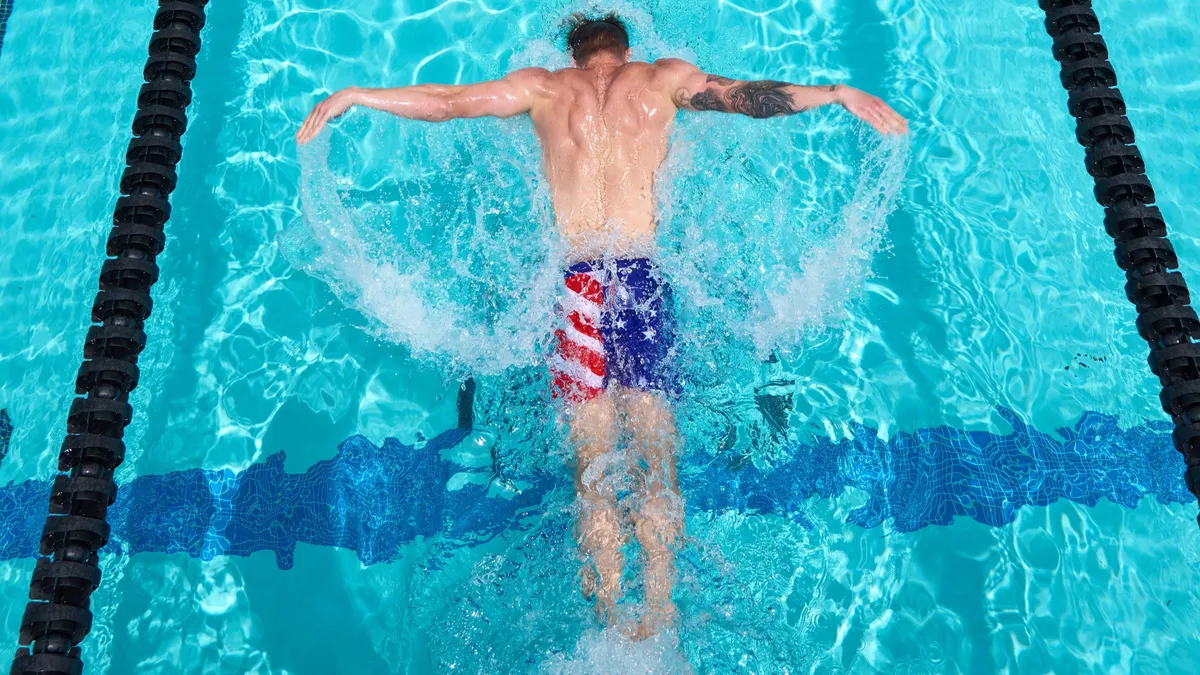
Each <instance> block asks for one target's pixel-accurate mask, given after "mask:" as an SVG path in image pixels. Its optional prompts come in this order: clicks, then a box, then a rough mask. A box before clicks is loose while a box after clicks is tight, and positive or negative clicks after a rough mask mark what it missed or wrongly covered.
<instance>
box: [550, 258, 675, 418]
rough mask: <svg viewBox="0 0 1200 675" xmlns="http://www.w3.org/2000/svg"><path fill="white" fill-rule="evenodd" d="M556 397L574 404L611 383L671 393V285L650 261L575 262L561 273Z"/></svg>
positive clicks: (552, 363)
mask: <svg viewBox="0 0 1200 675" xmlns="http://www.w3.org/2000/svg"><path fill="white" fill-rule="evenodd" d="M563 277H564V281H565V284H564V285H565V288H564V291H563V294H562V298H561V300H560V302H559V312H560V319H561V323H562V326H561V327H560V328H559V329H558V330H556V331H555V337H556V338H557V340H558V345H557V348H556V349H555V352H554V355H553V356H552V357H551V359H550V373H551V375H552V376H553V381H554V384H553V386H554V397H555V398H557V399H561V400H564V401H566V402H567V403H568V405H577V404H579V403H584V402H586V401H590V400H591V399H593V398H595V397H596V396H599V395H600V393H601V392H603V391H604V390H605V389H606V388H607V387H608V386H609V385H610V384H611V383H613V382H616V383H617V384H620V385H622V386H625V387H629V388H631V389H640V390H642V391H651V390H656V391H661V392H664V393H675V389H676V386H677V383H676V382H675V381H674V379H673V378H672V377H671V373H670V369H669V365H668V357H669V356H670V353H671V349H672V346H673V344H674V337H675V336H674V318H673V316H672V309H673V307H672V305H673V303H672V299H671V287H670V286H669V285H668V284H667V283H666V281H665V280H663V279H662V277H661V276H660V275H659V273H658V270H657V268H656V267H655V266H654V264H653V263H651V262H650V260H649V259H647V258H627V259H622V260H594V261H587V262H581V263H577V264H575V265H572V266H571V267H569V268H567V270H566V271H565V272H564V273H563Z"/></svg>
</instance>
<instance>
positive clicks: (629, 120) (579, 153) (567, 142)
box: [530, 61, 679, 259]
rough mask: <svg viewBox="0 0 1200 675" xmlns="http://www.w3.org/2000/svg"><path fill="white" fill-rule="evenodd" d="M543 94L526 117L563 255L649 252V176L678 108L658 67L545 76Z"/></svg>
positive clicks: (639, 64)
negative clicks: (542, 166)
mask: <svg viewBox="0 0 1200 675" xmlns="http://www.w3.org/2000/svg"><path fill="white" fill-rule="evenodd" d="M542 94H543V96H542V98H541V100H539V102H538V103H537V104H536V105H535V106H533V108H532V109H531V110H530V117H531V118H532V119H533V124H534V128H535V129H536V131H537V135H538V138H539V140H540V141H541V144H542V152H543V155H544V161H545V169H546V176H547V178H548V180H549V182H550V191H551V196H552V199H553V204H554V215H555V220H556V221H557V226H558V229H559V231H560V232H561V233H562V235H563V236H564V237H565V238H566V240H567V243H568V245H569V246H570V252H569V256H570V257H572V258H574V259H583V258H589V257H596V256H598V255H600V254H602V253H614V254H623V253H635V252H640V253H643V254H644V253H646V252H648V251H649V250H651V249H652V248H653V245H654V230H655V215H654V211H655V195H654V174H655V172H656V171H657V170H658V168H659V166H660V165H661V164H662V162H663V159H664V158H665V157H666V153H667V139H668V134H669V133H670V130H671V126H672V122H673V121H674V119H675V113H676V112H677V111H678V109H679V108H678V106H677V105H676V104H675V102H674V101H673V100H672V97H671V89H670V85H669V82H666V81H664V78H663V77H661V68H659V67H658V66H657V65H653V64H649V63H644V62H636V61H635V62H629V63H624V64H619V65H615V66H614V67H612V68H608V69H592V68H589V69H579V68H568V69H564V70H559V71H556V72H552V73H547V74H546V75H545V80H544V87H543V89H542Z"/></svg>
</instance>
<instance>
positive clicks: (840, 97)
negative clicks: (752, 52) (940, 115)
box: [660, 59, 908, 134]
mask: <svg viewBox="0 0 1200 675" xmlns="http://www.w3.org/2000/svg"><path fill="white" fill-rule="evenodd" d="M660 64H661V65H662V66H664V67H665V68H667V69H668V72H670V73H671V75H672V77H671V79H672V80H674V83H675V85H676V86H675V90H674V97H673V98H674V99H675V105H677V106H679V107H680V108H682V109H684V110H697V111H705V110H712V111H716V112H727V113H739V114H742V115H748V116H750V117H755V118H760V119H761V118H764V117H775V116H777V115H794V114H796V113H800V112H804V111H805V110H812V109H813V108H819V107H821V106H824V105H830V104H833V103H836V104H838V105H841V106H842V107H844V108H845V109H846V110H848V111H849V112H850V113H851V114H852V115H854V116H855V117H857V118H859V119H861V120H863V121H864V122H866V123H867V124H870V125H871V126H873V127H875V129H877V130H878V131H879V132H881V133H885V134H886V133H896V134H902V133H905V132H907V131H908V122H906V121H905V119H904V118H903V117H901V116H900V115H899V114H897V113H896V111H895V110H892V109H891V107H889V106H888V104H886V103H884V102H883V101H882V100H881V99H879V98H876V97H875V96H871V95H870V94H868V93H866V92H863V91H860V90H858V89H855V88H854V87H848V86H846V85H844V84H830V85H823V86H819V87H807V86H803V85H798V84H788V83H787V82H776V81H775V80H733V79H730V78H728V77H721V76H719V75H710V74H708V73H705V72H703V71H701V70H700V69H699V68H697V67H695V66H693V65H692V64H690V63H687V62H685V61H678V60H674V59H671V60H668V61H665V62H660Z"/></svg>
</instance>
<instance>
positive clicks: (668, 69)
mask: <svg viewBox="0 0 1200 675" xmlns="http://www.w3.org/2000/svg"><path fill="white" fill-rule="evenodd" d="M651 65H652V66H654V68H655V69H656V70H659V71H662V72H665V73H690V72H694V71H696V70H698V68H696V66H695V65H693V64H692V63H691V62H690V61H685V60H683V59H677V58H674V57H670V58H665V59H658V60H657V61H655V62H654V63H653V64H651Z"/></svg>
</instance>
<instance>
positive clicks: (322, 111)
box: [296, 87, 355, 143]
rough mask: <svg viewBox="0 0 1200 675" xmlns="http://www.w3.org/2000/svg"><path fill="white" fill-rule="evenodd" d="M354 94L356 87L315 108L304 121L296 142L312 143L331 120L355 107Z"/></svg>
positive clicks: (327, 99) (339, 93)
mask: <svg viewBox="0 0 1200 675" xmlns="http://www.w3.org/2000/svg"><path fill="white" fill-rule="evenodd" d="M354 92H355V89H354V87H350V88H349V89H343V90H341V91H339V92H337V93H335V94H333V95H331V96H329V97H327V98H326V99H325V100H324V101H321V102H320V103H318V104H317V105H316V106H314V107H313V109H312V112H310V113H308V117H307V118H306V119H305V120H304V124H301V125H300V130H299V131H297V132H296V142H297V143H307V142H309V141H311V140H312V139H313V138H314V137H316V135H317V134H319V133H321V129H324V128H325V125H326V124H327V123H328V122H329V120H333V119H337V118H338V117H341V116H342V114H343V113H345V112H346V111H347V110H349V109H350V106H352V105H354V103H355V101H354Z"/></svg>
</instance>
